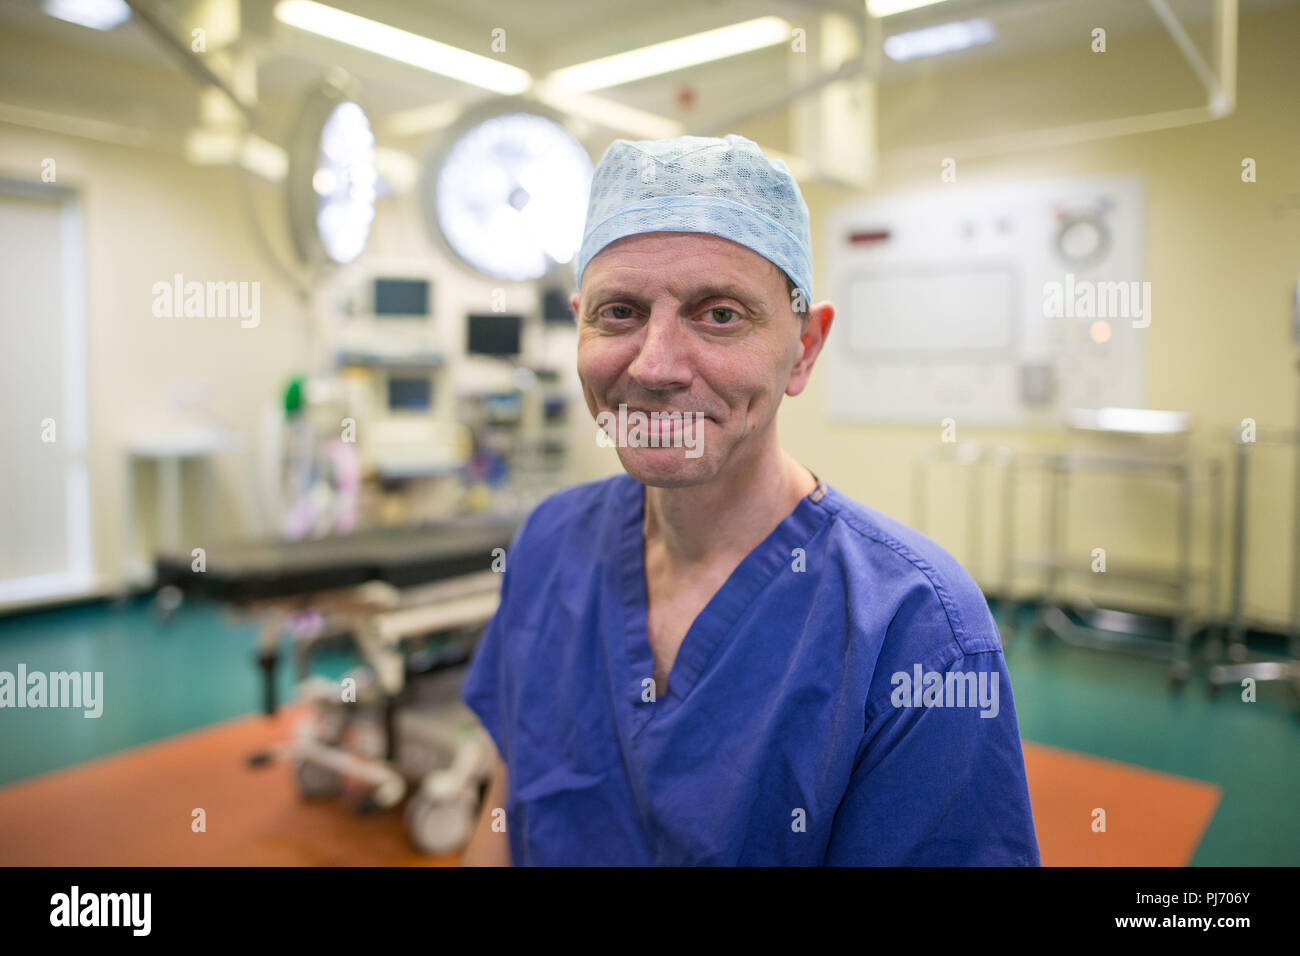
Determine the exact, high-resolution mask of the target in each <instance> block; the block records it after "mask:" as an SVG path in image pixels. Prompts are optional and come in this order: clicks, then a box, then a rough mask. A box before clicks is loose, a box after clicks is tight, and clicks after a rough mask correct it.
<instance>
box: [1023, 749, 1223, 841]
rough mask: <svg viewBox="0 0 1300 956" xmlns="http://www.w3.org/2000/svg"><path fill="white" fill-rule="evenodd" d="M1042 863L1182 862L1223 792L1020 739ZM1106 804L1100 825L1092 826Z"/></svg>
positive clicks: (1142, 768)
mask: <svg viewBox="0 0 1300 956" xmlns="http://www.w3.org/2000/svg"><path fill="white" fill-rule="evenodd" d="M1024 748H1025V772H1026V774H1027V775H1028V777H1029V800H1030V803H1031V804H1032V805H1033V809H1034V827H1035V829H1036V830H1037V832H1038V850H1039V854H1040V856H1041V857H1042V861H1043V865H1044V866H1186V865H1187V864H1188V863H1190V862H1191V860H1192V855H1193V854H1194V853H1195V852H1196V847H1197V846H1198V845H1199V844H1200V842H1201V837H1202V835H1204V833H1205V828H1206V827H1207V826H1209V824H1210V818H1211V817H1213V816H1214V811H1215V809H1216V808H1217V807H1218V805H1219V800H1220V798H1221V797H1222V795H1223V790H1222V788H1221V787H1218V786H1216V785H1215V784H1211V783H1203V782H1202V781H1200V780H1189V779H1188V778H1186V777H1177V776H1174V775H1173V774H1167V773H1160V772H1158V771H1155V770H1147V769H1146V768H1144V767H1137V766H1134V765H1133V764H1127V763H1119V762H1118V761H1114V760H1103V759H1102V758H1100V757H1091V756H1088V755H1087V754H1081V753H1075V752H1074V751H1072V750H1058V749H1057V748H1055V747H1046V746H1044V745H1042V744H1035V743H1029V742H1026V743H1025V745H1024ZM1098 808H1100V809H1102V810H1104V811H1105V812H1106V816H1105V822H1106V829H1105V832H1095V831H1094V830H1093V820H1094V819H1095V816H1094V811H1095V810H1096V809H1098Z"/></svg>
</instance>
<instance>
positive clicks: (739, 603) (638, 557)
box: [610, 475, 831, 734]
mask: <svg viewBox="0 0 1300 956" xmlns="http://www.w3.org/2000/svg"><path fill="white" fill-rule="evenodd" d="M622 477H623V480H624V482H625V487H624V489H623V493H622V494H621V495H620V496H619V497H618V501H619V506H620V509H621V515H620V522H619V524H620V527H619V544H618V559H619V560H618V563H617V565H616V568H617V573H618V574H619V575H620V577H621V592H622V610H623V621H622V625H623V626H622V627H621V628H620V631H621V633H618V634H615V635H610V640H611V642H612V646H611V647H610V651H611V652H613V653H615V654H618V652H619V651H622V655H621V656H622V657H623V658H624V660H625V662H626V665H625V669H624V670H623V673H624V674H625V675H626V676H625V678H624V679H625V680H626V682H627V683H626V688H627V690H626V697H625V699H626V700H628V701H629V702H630V703H631V713H632V732H633V734H636V733H638V732H640V730H641V729H642V728H643V727H644V726H645V725H646V724H647V723H648V722H649V721H650V719H651V717H653V716H654V715H655V714H656V713H658V712H661V711H667V710H671V709H673V708H675V706H676V705H677V704H678V703H680V702H681V701H683V700H684V699H685V698H686V697H687V695H689V694H690V692H691V690H692V689H693V688H694V687H695V683H696V681H697V680H698V679H699V677H700V674H701V673H703V671H704V668H705V666H706V665H707V664H708V663H709V661H710V660H711V659H712V657H713V655H714V653H715V652H716V651H717V650H718V647H719V646H720V645H721V644H722V643H723V642H724V641H725V640H726V639H727V638H728V637H729V636H730V635H731V633H732V632H733V631H734V630H735V626H736V624H737V623H738V622H739V621H740V618H741V617H742V616H743V615H744V613H745V611H746V610H747V609H748V608H749V607H750V606H751V605H752V603H753V601H754V599H755V598H756V597H757V596H758V594H759V592H761V591H762V590H763V588H765V587H766V586H767V584H768V583H769V582H770V581H771V579H772V577H773V576H774V575H775V574H776V572H777V570H778V569H780V568H782V567H789V566H790V562H791V561H793V560H794V558H795V555H794V553H793V552H794V549H795V548H806V547H807V545H808V542H809V541H810V540H811V539H812V538H813V536H814V535H815V534H816V533H817V531H818V530H820V528H821V526H822V525H823V524H824V523H825V521H826V520H827V519H828V518H829V517H830V515H831V513H830V511H829V510H827V508H826V506H825V505H824V504H822V500H823V499H824V498H825V497H826V494H827V493H828V492H829V491H830V487H829V486H828V485H827V484H826V483H825V482H824V481H822V480H821V479H817V487H816V488H815V489H814V490H813V491H812V492H811V493H809V494H808V495H805V496H804V497H803V498H801V499H800V500H799V503H798V504H797V505H796V506H795V509H794V511H792V512H791V513H790V514H789V515H787V516H786V517H785V519H784V520H782V521H781V523H780V524H779V525H777V526H776V528H774V529H773V530H772V532H771V533H770V534H769V535H768V536H767V537H766V538H764V539H763V541H762V543H760V544H759V545H758V546H757V547H756V548H754V549H753V550H752V551H750V552H749V554H747V555H746V556H745V558H744V560H742V561H741V562H740V564H739V565H737V566H736V568H735V570H733V571H732V572H731V574H730V576H729V577H728V578H727V580H726V581H725V582H724V583H723V585H722V587H721V588H719V589H718V591H717V593H715V594H714V595H713V596H712V597H711V598H710V599H709V602H708V603H707V604H706V605H705V606H704V609H703V610H701V611H700V613H699V614H698V615H697V616H696V618H695V620H694V621H693V622H691V626H690V629H689V630H688V631H687V632H686V636H685V637H684V638H683V639H682V644H681V647H680V648H679V649H678V651H677V657H676V658H675V659H674V661H673V666H672V668H671V670H670V671H669V672H668V692H667V694H666V695H664V696H662V697H659V698H658V700H657V701H655V702H654V703H647V702H645V701H644V700H643V692H644V685H643V681H644V680H645V679H646V678H648V677H650V676H651V675H652V674H653V672H654V653H653V651H652V650H651V648H650V636H649V630H648V627H647V615H648V611H649V598H648V590H647V586H646V577H645V529H644V525H643V521H644V509H645V485H643V484H642V483H641V482H639V481H636V480H635V479H633V478H632V477H630V476H628V475H624V476H622ZM814 477H816V476H815V475H814ZM620 639H621V645H622V646H621V647H619V646H616V645H617V644H618V643H619V642H620ZM621 696H622V695H621Z"/></svg>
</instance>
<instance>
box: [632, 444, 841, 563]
mask: <svg viewBox="0 0 1300 956" xmlns="http://www.w3.org/2000/svg"><path fill="white" fill-rule="evenodd" d="M816 487H817V482H816V480H815V479H814V478H813V476H812V474H811V473H810V472H809V471H808V469H807V468H805V467H804V466H803V465H801V464H799V463H798V462H797V461H795V460H794V459H793V458H791V457H790V456H789V455H788V454H786V453H785V451H784V450H782V448H781V446H780V444H779V443H778V442H777V441H776V435H775V434H772V436H771V439H770V441H769V442H768V444H767V445H766V446H764V447H763V448H762V449H760V450H759V451H758V453H757V454H755V455H754V456H753V457H752V458H751V459H749V460H747V461H737V462H732V463H731V467H729V468H728V469H727V471H726V472H724V473H723V474H721V475H719V476H718V477H717V478H715V479H714V480H713V481H710V482H709V483H708V484H705V485H693V486H690V487H686V488H654V487H649V486H647V487H646V493H645V516H644V519H643V520H644V525H643V528H644V532H645V540H646V542H647V544H648V545H654V546H659V547H662V548H663V549H664V551H665V552H666V554H667V556H668V558H669V559H670V560H671V562H672V564H674V565H676V566H678V567H679V568H681V569H687V568H690V567H692V566H700V565H704V564H707V563H708V562H710V561H712V560H715V559H718V558H722V557H723V556H725V555H732V556H733V557H734V556H742V557H743V555H746V554H748V553H749V552H750V551H752V550H753V549H754V548H755V547H757V546H758V545H759V544H761V543H762V541H763V539H764V538H766V537H767V536H768V535H769V534H770V533H771V532H772V530H773V529H774V528H775V527H776V526H777V525H779V524H780V523H781V522H782V521H784V520H785V519H786V518H787V517H788V516H789V515H790V513H791V512H793V511H794V509H795V508H796V507H797V506H798V504H799V501H800V500H801V499H802V498H804V497H805V496H806V495H809V494H811V493H812V491H813V490H814V489H815V488H816Z"/></svg>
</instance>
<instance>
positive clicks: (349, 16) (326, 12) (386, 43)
mask: <svg viewBox="0 0 1300 956" xmlns="http://www.w3.org/2000/svg"><path fill="white" fill-rule="evenodd" d="M275 18H276V19H277V20H279V21H280V22H281V23H287V24H288V25H289V26H291V27H297V28H298V29H299V30H305V31H307V32H308V33H314V34H316V35H317V36H322V37H327V38H329V39H331V40H337V41H338V42H339V43H346V44H348V45H349V46H354V47H357V48H358V49H361V50H367V51H369V52H371V53H378V54H379V55H380V56H386V57H388V58H389V59H390V60H397V61H398V62H400V63H407V64H409V65H411V66H416V67H419V68H420V69H422V70H428V71H429V72H430V73H437V74H440V75H441V76H446V77H450V78H451V79H453V80H460V81H461V82H462V83H471V84H473V85H474V86H480V87H482V88H483V89H485V90H491V91H492V92H494V93H501V94H504V95H506V96H510V95H513V94H515V93H522V92H524V90H526V89H528V87H529V86H531V85H532V77H530V76H529V75H528V72H527V71H526V70H521V69H519V67H517V66H511V65H509V64H508V63H502V62H501V61H499V60H494V59H492V58H491V57H486V56H479V55H478V54H477V53H470V52H469V51H468V50H462V49H460V48H459V47H454V46H448V45H447V44H446V43H439V42H438V41H437V40H430V39H429V38H428V37H422V36H420V35H418V34H415V33H408V32H407V31H406V30H399V29H397V28H396V27H390V26H388V25H387V24H384V23H378V22H377V21H375V20H367V19H366V18H365V17H359V16H357V15H356V14H353V13H345V12H344V11H342V10H336V9H335V8H334V7H327V6H325V5H324V4H323V3H315V2H313V0H282V2H281V3H279V4H277V5H276V7H275Z"/></svg>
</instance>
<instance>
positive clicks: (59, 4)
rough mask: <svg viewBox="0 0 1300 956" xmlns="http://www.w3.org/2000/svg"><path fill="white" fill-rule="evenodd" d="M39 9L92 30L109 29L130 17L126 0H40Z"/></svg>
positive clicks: (129, 9)
mask: <svg viewBox="0 0 1300 956" xmlns="http://www.w3.org/2000/svg"><path fill="white" fill-rule="evenodd" d="M41 9H42V10H44V11H45V12H46V13H48V14H49V15H50V16H52V17H57V18H58V19H60V20H67V21H68V22H69V23H76V24H79V25H80V26H83V27H90V28H91V29H92V30H111V29H113V27H115V26H117V25H118V24H120V23H125V22H126V21H127V20H129V19H131V8H130V7H128V6H127V5H126V0H42V2H41Z"/></svg>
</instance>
